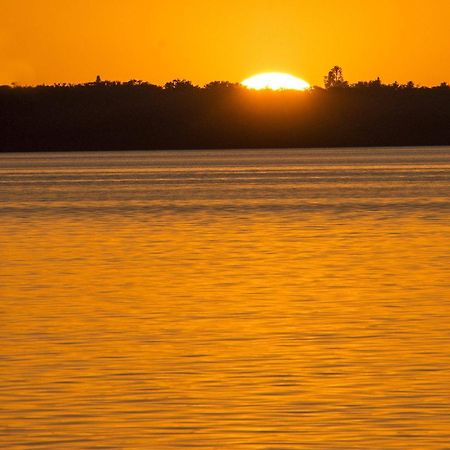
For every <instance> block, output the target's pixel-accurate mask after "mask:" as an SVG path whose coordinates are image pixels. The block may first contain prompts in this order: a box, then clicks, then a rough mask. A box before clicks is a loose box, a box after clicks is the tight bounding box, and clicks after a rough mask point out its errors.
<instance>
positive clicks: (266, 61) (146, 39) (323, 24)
mask: <svg viewBox="0 0 450 450" xmlns="http://www.w3.org/2000/svg"><path fill="white" fill-rule="evenodd" d="M449 23H450V0H427V1H423V0H420V1H419V0H377V1H368V0H320V1H314V0H258V1H257V0H249V1H246V0H228V1H223V0H221V1H219V0H209V1H207V0H189V1H188V0H169V1H156V0H155V1H153V0H126V1H124V0H21V1H19V0H0V84H9V83H12V82H18V83H22V84H35V83H43V82H45V83H53V82H78V81H89V80H93V79H94V78H95V76H96V75H97V74H99V75H101V76H102V78H104V79H114V80H128V79H131V78H137V79H144V80H148V81H150V82H153V83H157V84H161V83H164V82H166V81H168V80H171V79H173V78H187V79H190V80H192V81H194V82H195V83H199V84H204V83H205V82H208V81H212V80H230V81H241V80H242V79H244V78H246V77H248V76H250V75H253V74H256V73H259V72H263V71H285V72H290V73H292V74H294V75H297V76H300V77H302V78H304V79H306V80H307V81H309V82H310V83H311V84H322V79H323V76H324V75H325V73H326V72H327V71H328V69H329V68H330V67H331V66H333V65H336V64H338V65H341V66H342V67H343V68H344V75H345V77H346V78H347V79H348V80H350V81H357V80H367V79H374V78H376V77H377V76H380V77H381V78H382V80H383V81H386V82H392V81H394V80H398V81H399V82H406V81H408V80H410V79H412V80H413V81H416V82H418V83H420V84H426V85H433V84H437V83H439V82H441V81H447V82H450V37H449Z"/></svg>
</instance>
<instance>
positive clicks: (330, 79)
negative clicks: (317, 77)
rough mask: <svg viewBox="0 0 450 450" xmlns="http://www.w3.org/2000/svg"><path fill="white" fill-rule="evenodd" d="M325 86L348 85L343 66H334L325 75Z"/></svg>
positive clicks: (328, 87)
mask: <svg viewBox="0 0 450 450" xmlns="http://www.w3.org/2000/svg"><path fill="white" fill-rule="evenodd" d="M324 83H325V87H326V88H327V89H330V88H334V87H347V86H348V83H347V81H345V80H344V74H343V71H342V67H339V66H334V67H333V68H332V69H331V70H330V71H329V72H328V75H327V76H326V77H325V80H324Z"/></svg>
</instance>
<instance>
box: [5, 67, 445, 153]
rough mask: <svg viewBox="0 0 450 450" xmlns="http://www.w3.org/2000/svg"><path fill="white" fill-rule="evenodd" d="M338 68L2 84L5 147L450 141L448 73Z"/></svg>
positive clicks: (345, 144)
mask: <svg viewBox="0 0 450 450" xmlns="http://www.w3.org/2000/svg"><path fill="white" fill-rule="evenodd" d="M335 69H339V68H337V67H336V68H333V69H332V70H331V71H330V73H329V74H328V77H326V80H325V85H326V86H327V88H325V89H322V88H319V87H314V88H312V89H310V90H308V91H305V92H295V91H275V92H274V91H252V90H248V89H246V88H244V87H242V86H241V85H240V84H235V83H229V82H213V83H209V84H208V85H206V86H205V87H203V88H200V87H197V86H194V85H192V83H190V82H189V81H185V80H174V81H172V82H170V83H167V84H166V85H165V86H156V85H152V84H149V83H146V82H142V81H136V80H132V81H129V82H125V83H122V82H110V81H101V80H100V78H99V77H98V78H97V81H96V82H93V83H86V84H80V85H68V84H57V85H53V86H35V87H20V86H14V87H11V86H0V151H64V150H152V149H155V150H156V149H159V150H164V149H206V148H209V149H215V148H221V149H224V148H269V147H270V148H289V147H349V146H350V147H351V146H421V145H450V88H449V86H448V85H447V84H446V83H442V84H441V85H440V86H436V87H416V86H414V84H413V83H411V82H410V83H408V84H406V85H399V84H397V83H394V84H391V85H385V84H382V83H381V81H380V80H379V79H377V80H374V81H369V82H359V83H355V84H352V85H349V84H348V83H347V82H345V81H343V78H342V71H341V72H338V71H336V70H335ZM333 70H335V72H334V73H333Z"/></svg>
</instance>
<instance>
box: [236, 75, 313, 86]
mask: <svg viewBox="0 0 450 450" xmlns="http://www.w3.org/2000/svg"><path fill="white" fill-rule="evenodd" d="M242 85H243V86H245V87H247V88H249V89H256V90H261V89H271V90H273V91H280V90H294V91H304V90H306V89H309V88H310V87H311V85H310V84H309V83H308V82H307V81H305V80H302V79H301V78H297V77H294V76H293V75H290V74H288V73H281V72H268V73H261V74H259V75H255V76H253V77H250V78H247V79H246V80H244V81H243V82H242Z"/></svg>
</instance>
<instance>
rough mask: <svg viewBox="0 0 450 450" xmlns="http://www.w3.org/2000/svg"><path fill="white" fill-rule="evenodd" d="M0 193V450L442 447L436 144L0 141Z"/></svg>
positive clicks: (446, 439) (443, 276) (448, 217)
mask: <svg viewBox="0 0 450 450" xmlns="http://www.w3.org/2000/svg"><path fill="white" fill-rule="evenodd" d="M0 190H1V194H0V210H1V221H0V252H1V260H2V265H1V268H0V296H1V302H0V314H1V315H0V317H1V326H0V342H1V347H0V355H1V356H0V448H5V449H11V450H14V449H29V448H30V449H32V448H37V449H39V448H43V449H63V448H64V449H152V450H163V449H166V450H172V449H181V448H191V449H207V450H211V449H212V450H214V449H217V450H219V449H229V450H241V449H246V450H294V449H327V450H328V449H345V450H347V449H406V448H407V449H449V448H450V403H449V398H450V383H449V380H450V327H449V323H450V281H449V280H450V264H449V263H450V261H449V257H450V253H449V248H450V148H449V147H447V148H415V149H341V150H333V149H323V150H276V151H275V150H267V151H253V150H252V151H245V152H243V151H227V152H220V151H218V152H207V151H195V152H157V153H144V152H136V153H89V154H83V153H79V154H78V153H72V154H70V153H67V154H64V153H60V154H44V153H42V154H3V155H0Z"/></svg>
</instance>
